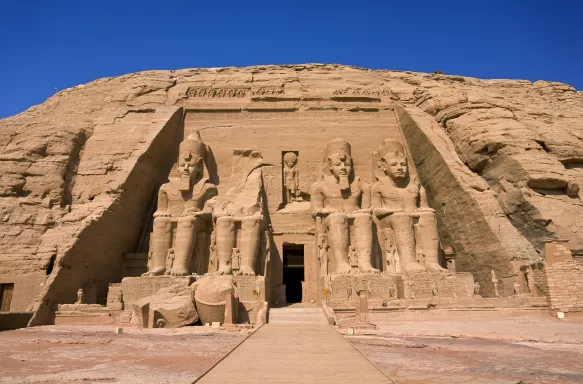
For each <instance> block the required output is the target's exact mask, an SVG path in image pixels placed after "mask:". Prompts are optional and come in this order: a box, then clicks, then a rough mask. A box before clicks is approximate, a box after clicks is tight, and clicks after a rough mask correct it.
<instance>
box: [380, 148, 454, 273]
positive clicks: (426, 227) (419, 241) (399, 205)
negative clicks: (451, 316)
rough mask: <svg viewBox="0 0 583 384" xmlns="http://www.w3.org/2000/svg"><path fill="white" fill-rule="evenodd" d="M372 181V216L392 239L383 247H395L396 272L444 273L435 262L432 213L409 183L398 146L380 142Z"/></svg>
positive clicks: (421, 191)
mask: <svg viewBox="0 0 583 384" xmlns="http://www.w3.org/2000/svg"><path fill="white" fill-rule="evenodd" d="M375 177H376V179H377V181H376V182H375V183H374V184H373V185H372V186H371V204H372V207H373V213H374V215H375V216H376V217H377V218H378V219H379V221H380V224H381V228H383V229H385V230H386V229H388V230H389V231H385V233H386V235H385V236H388V237H391V236H392V239H390V238H389V239H388V242H387V243H389V244H391V245H390V246H389V247H393V246H396V252H397V254H398V259H397V260H399V259H400V268H402V269H403V271H404V272H418V271H425V270H428V271H430V272H439V271H442V270H444V269H443V268H442V267H441V266H440V265H439V262H438V254H439V239H438V234H437V221H436V219H435V213H434V212H435V211H434V210H433V209H431V208H430V207H429V205H428V204H427V196H426V194H425V189H424V188H423V187H422V186H421V185H420V184H419V183H417V182H414V181H412V180H410V175H409V172H408V167H407V157H406V155H405V151H404V150H403V147H402V145H401V144H400V143H399V142H396V141H394V140H391V139H385V140H384V141H383V143H382V144H381V146H380V147H379V149H378V161H377V169H376V171H375ZM415 228H416V229H417V233H415ZM386 247H387V246H386ZM387 251H388V250H387V249H385V252H387ZM421 263H422V264H423V265H424V266H423V265H421ZM398 269H399V268H398ZM391 272H400V271H399V270H396V271H395V270H393V271H391Z"/></svg>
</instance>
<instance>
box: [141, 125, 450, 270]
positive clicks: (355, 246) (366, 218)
mask: <svg viewBox="0 0 583 384" xmlns="http://www.w3.org/2000/svg"><path fill="white" fill-rule="evenodd" d="M208 152H209V148H208V147H207V145H206V144H204V143H203V142H202V140H201V139H200V135H199V133H198V132H194V133H192V134H191V135H190V136H189V137H188V138H187V139H185V140H183V141H182V142H181V143H180V146H179V158H178V162H177V163H176V164H175V167H174V171H173V173H172V174H171V176H170V177H169V182H168V183H166V184H164V185H162V187H161V188H160V191H159V194H158V206H157V211H156V212H155V213H154V222H153V232H152V235H151V243H150V253H149V260H148V272H146V273H145V274H144V275H146V276H156V275H164V274H167V275H173V276H182V275H187V274H189V273H190V272H191V270H192V269H193V268H192V266H191V264H193V259H196V258H197V257H199V258H204V256H202V255H200V256H194V255H195V253H196V252H195V250H196V249H199V248H200V245H201V244H198V246H197V242H199V243H200V242H204V239H205V238H206V237H205V236H207V237H208V234H209V233H212V235H210V241H209V242H210V244H208V245H206V244H205V245H204V247H205V248H207V250H208V252H207V253H206V254H207V255H208V256H206V258H207V259H208V260H207V264H210V266H211V267H209V268H208V270H212V272H213V273H216V274H233V273H236V274H243V275H255V274H256V272H257V273H258V274H263V273H262V272H263V271H256V269H258V268H259V265H260V264H261V261H263V262H264V260H260V259H261V257H259V260H258V255H259V254H262V253H263V258H265V255H264V254H265V249H261V248H266V247H269V244H268V243H269V241H266V233H265V232H264V226H265V225H264V217H263V210H262V207H261V205H262V203H261V196H262V194H261V186H262V173H261V165H262V157H261V154H260V153H259V152H257V151H235V154H239V155H241V156H240V157H239V158H238V160H235V159H234V162H235V161H236V163H234V164H233V169H234V170H235V168H236V167H239V168H240V169H241V170H242V171H241V172H242V174H244V178H243V181H241V182H239V183H238V185H234V186H232V187H231V189H229V190H228V191H227V193H226V195H225V196H224V197H221V198H220V199H219V198H218V197H217V195H218V193H217V187H216V185H215V184H213V183H212V182H211V181H210V180H209V179H208V178H206V177H204V162H205V160H204V159H205V156H206V155H207V154H208ZM375 154H376V155H377V156H376V157H377V159H378V160H377V167H376V170H375V179H376V180H375V182H374V183H372V185H368V184H367V183H364V182H362V181H360V179H359V178H358V177H357V176H355V175H354V169H353V161H352V157H351V147H350V144H349V143H348V142H347V141H346V140H344V139H340V138H337V139H334V140H332V141H330V142H329V143H327V144H326V147H325V149H324V153H323V163H322V177H321V179H320V180H318V181H316V182H315V183H314V184H313V185H312V186H311V188H310V193H311V199H310V204H311V209H312V216H313V217H314V219H315V224H316V239H317V246H318V257H319V259H320V265H321V268H320V274H328V273H337V274H345V273H351V272H361V273H379V272H380V271H379V270H378V269H376V268H374V267H373V265H372V264H373V263H372V261H371V258H372V253H373V252H372V250H373V238H374V236H373V216H374V217H376V220H377V221H376V222H377V225H380V228H381V229H382V230H383V233H384V238H385V240H384V245H383V247H382V248H384V255H385V256H384V257H383V270H384V271H385V272H392V273H398V272H404V273H411V272H419V271H426V270H427V271H430V272H438V271H442V270H443V268H442V267H441V266H440V265H439V262H438V253H439V240H438V234H437V223H436V219H435V213H434V211H433V209H431V208H430V207H429V206H428V204H427V197H426V195H425V190H424V188H423V187H422V186H421V185H420V184H419V183H417V182H415V181H413V180H412V179H413V178H412V177H410V176H409V172H408V167H407V157H406V154H405V151H404V149H403V146H402V145H401V143H399V142H397V141H395V140H391V139H386V140H384V141H383V142H382V143H381V145H380V146H379V148H378V151H377V152H376V153H375ZM296 163H297V156H296V155H295V154H294V153H293V152H288V153H287V154H286V156H284V164H285V166H284V175H283V179H284V183H286V184H287V186H286V190H287V191H286V195H287V196H286V197H287V201H294V200H295V199H297V198H298V194H297V193H296V187H295V186H297V171H296V165H297V164H296ZM231 183H232V184H233V181H232V182H231ZM235 184H237V183H235ZM199 253H201V252H199ZM328 255H330V257H329V259H330V260H328ZM258 261H260V262H258ZM195 263H196V262H195ZM329 265H331V266H332V268H330V270H328V266H329ZM195 269H197V268H195ZM198 270H199V272H200V270H201V268H198Z"/></svg>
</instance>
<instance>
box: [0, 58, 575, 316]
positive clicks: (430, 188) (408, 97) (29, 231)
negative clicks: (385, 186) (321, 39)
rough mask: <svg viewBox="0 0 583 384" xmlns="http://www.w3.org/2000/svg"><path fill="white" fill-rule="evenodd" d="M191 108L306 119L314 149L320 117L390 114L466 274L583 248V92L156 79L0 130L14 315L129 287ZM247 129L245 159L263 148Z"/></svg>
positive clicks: (146, 77) (251, 73)
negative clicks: (132, 263) (113, 286)
mask: <svg viewBox="0 0 583 384" xmlns="http://www.w3.org/2000/svg"><path fill="white" fill-rule="evenodd" d="M186 109H189V110H199V111H205V110H213V111H215V112H212V114H209V116H207V119H209V120H210V119H213V118H215V117H216V116H218V115H223V114H228V113H231V112H241V113H243V112H244V113H249V114H250V113H252V112H254V111H255V112H257V111H261V112H262V113H265V114H273V113H275V112H278V113H279V112H283V113H291V112H296V111H300V112H302V113H305V115H304V116H307V117H305V118H304V120H302V121H301V124H302V127H305V131H304V130H302V131H301V134H297V135H294V133H295V132H294V131H290V134H289V140H310V137H311V136H309V134H310V133H311V131H310V119H317V118H318V117H310V116H312V115H310V113H322V114H323V115H322V116H328V115H329V114H331V113H341V114H350V116H355V117H356V116H358V117H359V118H366V116H369V115H367V113H369V112H371V111H381V112H382V111H385V110H388V109H394V110H395V113H396V115H397V118H398V120H399V124H400V126H401V129H402V131H403V136H404V141H405V142H406V143H407V145H408V146H409V148H410V150H411V152H412V155H413V158H414V159H415V163H416V164H415V166H416V172H417V173H418V175H419V179H420V181H421V182H422V184H423V185H424V186H425V187H426V189H427V192H428V196H429V201H430V205H431V207H433V208H434V209H435V210H436V216H437V218H438V223H439V232H440V237H441V239H442V243H443V245H444V246H449V247H451V248H452V249H453V251H454V252H455V254H456V259H457V260H459V263H458V270H461V271H487V270H489V269H496V271H497V274H498V275H499V276H500V277H502V280H504V277H508V276H510V275H511V274H512V273H513V272H512V267H511V265H512V263H514V262H520V261H521V260H534V259H536V258H537V257H539V255H540V256H543V257H544V244H543V242H544V240H547V239H557V238H560V239H568V240H570V241H569V243H568V246H569V248H570V249H571V251H572V252H573V253H574V254H575V255H577V254H582V253H583V221H582V220H581V219H580V218H581V217H583V203H582V202H581V198H582V197H583V192H582V191H581V190H580V188H579V186H581V185H583V93H582V92H578V91H576V90H575V89H573V88H572V87H570V86H568V85H566V84H561V83H553V82H546V81H537V82H534V83H532V82H529V81H523V80H479V79H474V78H467V77H461V76H446V75H438V74H422V73H412V72H398V71H385V70H378V71H372V70H367V69H361V68H355V67H347V66H339V65H320V64H306V65H290V66H258V67H249V68H214V69H186V70H180V71H147V72H141V73H134V74H129V75H125V76H120V77H116V78H106V79H99V80H96V81H94V82H91V83H88V84H85V85H81V86H77V87H74V88H70V89H67V90H64V91H61V92H58V93H57V94H55V95H54V96H53V97H51V98H49V99H48V100H47V101H46V102H45V103H43V104H41V105H37V106H34V107H32V108H30V109H29V110H27V111H26V112H23V113H21V114H19V115H16V116H13V117H10V118H7V119H3V120H0V233H1V235H0V283H2V282H4V281H15V279H18V281H19V282H20V285H19V287H20V288H18V287H17V288H16V289H17V290H20V291H21V292H16V291H15V293H14V295H15V301H14V302H13V306H14V308H12V309H13V310H26V309H27V307H28V309H29V310H32V311H34V312H36V315H35V316H34V317H33V319H32V324H40V323H46V322H50V320H51V311H52V310H53V309H54V305H55V304H56V303H65V302H71V303H72V302H74V301H75V293H76V291H77V289H78V288H80V287H83V286H84V285H85V284H88V283H91V284H94V285H95V286H96V290H97V299H98V300H100V299H102V298H105V297H106V294H107V284H108V283H110V282H119V281H120V280H121V277H122V276H123V272H122V271H123V254H124V253H126V252H135V251H136V249H142V248H143V247H142V245H143V244H144V242H147V236H146V235H145V234H147V233H149V231H147V230H146V229H145V228H144V227H145V225H146V224H147V223H148V220H149V218H150V217H151V214H152V209H153V207H152V201H153V198H154V196H155V192H156V190H157V188H158V187H159V186H160V185H161V184H162V183H163V182H164V181H165V179H166V177H167V176H168V174H169V172H170V169H171V167H172V164H173V162H174V159H175V158H176V151H177V145H178V143H179V142H180V140H181V139H182V134H183V132H181V130H180V129H179V128H180V125H181V122H182V119H183V118H184V111H185V110H186ZM217 110H218V111H220V112H216V111H217ZM318 116H320V115H318ZM323 118H328V117H323ZM249 129H250V131H249V133H250V136H249V139H248V140H249V141H248V142H244V143H238V146H237V148H239V149H240V148H254V147H255V146H254V144H253V137H251V134H252V133H253V132H254V131H253V129H254V128H253V127H251V128H249ZM261 129H263V128H261ZM269 129H277V127H270V128H269ZM391 129H392V128H391ZM208 132H209V133H208V135H210V136H209V137H210V138H211V139H212V140H214V141H213V143H214V142H222V143H225V146H224V148H217V146H214V147H213V148H215V158H216V161H217V163H221V164H222V162H223V161H222V160H223V158H225V159H227V158H228V159H229V160H228V161H230V158H231V156H232V154H233V152H232V151H233V149H236V148H235V146H233V145H231V144H230V142H229V132H230V131H229V127H228V126H225V125H221V124H220V122H218V121H217V124H216V125H215V126H214V127H213V128H212V129H210V128H209V129H208ZM205 135H206V131H203V136H205ZM304 135H305V136H304ZM354 135H355V137H357V136H358V132H357V131H356V130H355V133H354ZM334 136H336V135H334ZM365 140H366V141H370V140H371V139H370V138H369V137H358V139H355V140H354V142H353V146H354V147H355V148H357V150H360V148H363V146H362V145H360V142H364V141H365ZM373 144H374V145H377V143H373ZM277 150H280V149H279V148H278V149H277ZM262 153H263V154H264V156H265V157H266V158H267V157H270V156H271V155H270V153H269V152H266V151H264V150H263V149H262ZM359 156H360V157H361V158H363V157H364V156H366V154H364V153H363V154H359V153H356V154H355V157H356V158H357V159H358V158H359ZM302 159H303V158H302V154H300V160H301V161H302ZM356 166H357V168H358V167H360V173H361V174H362V173H366V172H362V170H364V171H367V170H368V167H369V165H368V164H366V163H362V162H361V163H360V164H357V165H356ZM230 172H231V169H230V167H222V168H220V169H219V170H218V176H220V177H221V179H222V180H224V181H226V180H229V177H230ZM225 185H226V183H225ZM301 189H302V192H304V191H307V188H306V186H303V185H302V186H301ZM225 193H226V190H224V187H223V189H222V190H221V187H219V194H220V195H221V196H224V195H225ZM476 279H477V280H478V281H480V283H481V284H482V282H485V281H487V279H488V277H487V276H476ZM482 285H483V287H484V289H487V288H486V287H487V285H486V284H482ZM17 297H18V300H16V298H17Z"/></svg>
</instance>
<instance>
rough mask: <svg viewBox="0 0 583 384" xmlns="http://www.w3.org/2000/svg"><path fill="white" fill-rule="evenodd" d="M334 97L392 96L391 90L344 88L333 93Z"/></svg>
mask: <svg viewBox="0 0 583 384" xmlns="http://www.w3.org/2000/svg"><path fill="white" fill-rule="evenodd" d="M332 95H334V96H390V95H391V91H390V90H389V89H367V88H351V87H348V88H343V89H336V90H334V92H332Z"/></svg>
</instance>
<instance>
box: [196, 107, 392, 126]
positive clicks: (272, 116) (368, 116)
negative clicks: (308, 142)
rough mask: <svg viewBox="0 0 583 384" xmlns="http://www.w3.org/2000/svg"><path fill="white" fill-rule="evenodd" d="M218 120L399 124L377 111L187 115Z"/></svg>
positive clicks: (205, 113) (389, 116)
mask: <svg viewBox="0 0 583 384" xmlns="http://www.w3.org/2000/svg"><path fill="white" fill-rule="evenodd" d="M216 120H219V121H220V120H251V121H253V120H257V121H260V120H295V121H300V122H318V121H321V120H340V121H360V120H386V122H387V123H393V124H395V125H396V124H397V122H396V118H395V113H394V111H392V110H388V111H375V112H367V113H358V112H340V111H334V112H321V111H303V112H245V111H243V112H241V113H221V112H195V111H189V112H187V114H186V121H216Z"/></svg>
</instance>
